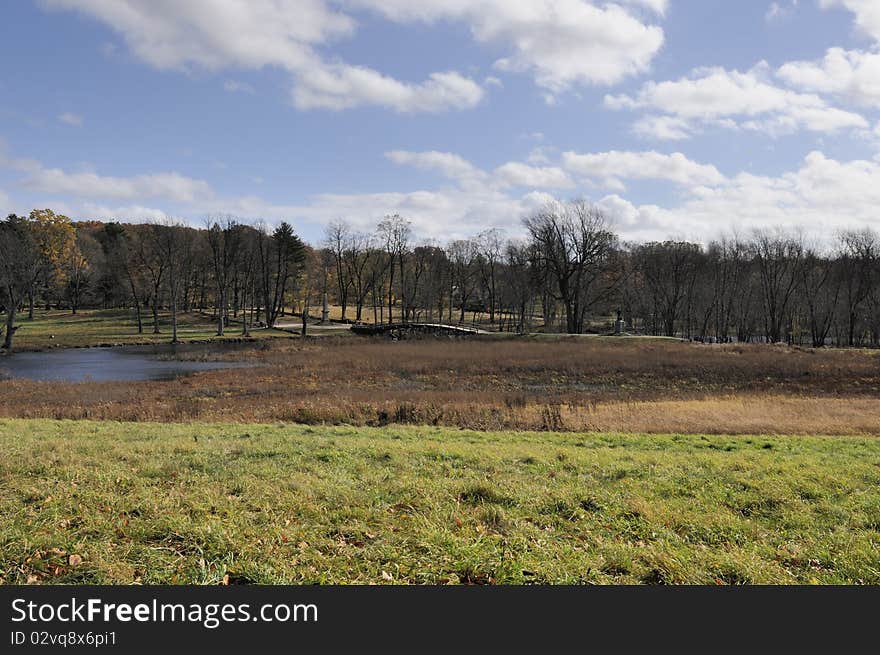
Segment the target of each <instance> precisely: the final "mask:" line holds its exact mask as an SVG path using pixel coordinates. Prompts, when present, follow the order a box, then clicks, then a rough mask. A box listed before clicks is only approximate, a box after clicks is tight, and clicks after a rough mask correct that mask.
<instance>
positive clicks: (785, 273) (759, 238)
mask: <svg viewBox="0 0 880 655" xmlns="http://www.w3.org/2000/svg"><path fill="white" fill-rule="evenodd" d="M751 245H752V253H753V256H754V258H755V262H756V264H757V269H758V275H759V279H760V282H761V299H762V304H763V317H764V325H765V329H764V333H765V335H766V337H767V340H768V341H770V342H771V343H776V342H779V341H781V340H782V337H783V332H784V331H785V326H786V320H787V319H788V317H789V311H790V310H791V305H792V299H793V297H794V293H795V290H796V289H797V284H798V280H799V279H800V269H801V267H802V266H803V260H804V245H803V239H802V238H801V237H800V236H793V235H790V234H785V233H784V232H781V231H775V232H768V231H757V232H755V235H754V237H753V240H752V244H751Z"/></svg>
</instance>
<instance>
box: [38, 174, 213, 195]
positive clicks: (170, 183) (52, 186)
mask: <svg viewBox="0 0 880 655" xmlns="http://www.w3.org/2000/svg"><path fill="white" fill-rule="evenodd" d="M23 186H24V187H25V188H27V189H29V190H31V191H38V192H41V193H50V194H55V195H70V196H78V197H83V198H113V199H125V200H130V199H135V198H162V199H166V200H171V201H177V202H192V201H194V200H196V199H198V198H200V197H205V196H209V195H210V194H211V187H210V186H209V185H208V183H207V182H205V181H203V180H195V179H193V178H190V177H186V176H184V175H180V174H179V173H173V172H172V173H151V174H146V175H136V176H133V177H111V176H105V175H98V174H97V173H91V172H83V173H70V172H67V171H64V170H63V169H60V168H41V169H39V170H35V171H32V172H31V173H30V174H29V175H28V176H27V178H26V179H25V180H24V181H23Z"/></svg>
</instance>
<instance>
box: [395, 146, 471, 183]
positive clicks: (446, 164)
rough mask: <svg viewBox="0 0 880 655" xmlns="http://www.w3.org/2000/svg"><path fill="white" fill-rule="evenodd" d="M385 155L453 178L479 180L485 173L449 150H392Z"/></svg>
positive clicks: (404, 163)
mask: <svg viewBox="0 0 880 655" xmlns="http://www.w3.org/2000/svg"><path fill="white" fill-rule="evenodd" d="M385 156H386V157H387V158H388V159H389V160H391V161H393V162H394V163H395V164H399V165H407V166H415V167H417V168H421V169H423V170H435V171H438V172H439V173H440V174H442V175H443V176H444V177H448V178H450V179H453V180H479V179H484V178H485V177H486V174H485V173H484V172H483V171H481V170H480V169H479V168H477V167H476V166H474V165H473V164H471V163H470V162H469V161H467V160H466V159H464V158H462V157H460V156H459V155H456V154H454V153H451V152H438V151H436V150H429V151H426V152H410V151H408V150H392V151H390V152H386V153H385Z"/></svg>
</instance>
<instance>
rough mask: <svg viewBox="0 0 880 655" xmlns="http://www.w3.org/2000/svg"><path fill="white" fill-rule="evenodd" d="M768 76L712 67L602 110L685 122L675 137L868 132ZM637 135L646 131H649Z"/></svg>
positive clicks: (614, 99) (617, 99)
mask: <svg viewBox="0 0 880 655" xmlns="http://www.w3.org/2000/svg"><path fill="white" fill-rule="evenodd" d="M768 73H769V67H768V66H767V64H766V63H763V62H762V63H760V64H759V65H757V66H755V67H754V68H752V69H751V70H749V71H747V72H745V73H742V72H740V71H736V70H733V71H728V70H726V69H723V68H717V67H716V68H703V69H697V70H695V71H693V73H692V74H691V75H690V76H689V77H684V78H681V79H679V80H676V81H665V82H659V83H658V82H648V83H646V84H645V85H643V86H642V88H641V89H640V90H639V92H638V93H637V94H636V95H635V96H628V95H618V96H610V95H609V96H606V97H605V106H606V107H608V108H609V109H616V110H622V109H647V110H650V111H652V112H661V113H663V114H666V115H668V116H672V117H674V118H676V119H678V120H679V121H685V122H686V123H687V127H685V125H684V124H683V123H681V122H679V123H678V124H677V128H678V132H677V135H678V136H681V135H683V134H685V133H686V132H687V131H689V130H690V129H692V127H693V126H695V125H700V124H710V125H719V126H722V127H728V128H731V127H743V128H745V129H750V130H758V131H762V132H766V133H769V134H773V135H777V134H783V133H791V132H795V131H798V130H808V131H813V132H823V133H834V132H837V131H839V130H842V129H847V128H862V129H864V128H866V127H867V126H868V123H867V121H866V120H865V119H864V117H862V116H860V115H859V114H856V113H853V112H848V111H844V110H841V109H837V108H835V107H831V106H829V105H828V104H827V103H826V102H825V101H824V100H823V99H822V98H820V97H819V96H818V95H815V94H806V93H797V92H795V91H791V90H789V89H784V88H781V87H779V86H776V85H775V84H773V82H772V80H771V79H770V76H769V74H768ZM635 129H639V127H638V124H637V126H636V128H635ZM642 130H643V131H645V130H650V125H649V126H643V127H642Z"/></svg>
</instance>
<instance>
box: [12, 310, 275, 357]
mask: <svg viewBox="0 0 880 655" xmlns="http://www.w3.org/2000/svg"><path fill="white" fill-rule="evenodd" d="M142 319H143V326H144V331H143V333H141V334H138V331H137V321H136V319H135V317H134V314H133V312H131V311H127V310H89V309H85V310H81V311H79V312H77V313H76V314H72V313H70V312H69V311H58V310H52V311H48V312H47V311H37V312H35V313H34V318H33V320H28V319H27V317H26V315H24V314H22V315H20V316H19V320H18V321H17V325H18V330H17V331H16V333H15V342H14V344H13V345H14V347H15V348H16V349H17V350H42V349H45V348H80V347H85V346H100V345H104V346H118V345H127V344H150V343H168V342H169V341H170V340H171V315H170V314H169V313H168V312H167V311H162V312H160V313H159V329H160V333H159V334H153V315H152V313H151V312H150V311H149V310H144V312H143V316H142ZM177 321H178V324H177V333H178V338H179V339H180V340H181V341H205V340H215V339H216V340H219V339H220V337H217V321H216V320H212V319H211V315H210V314H199V313H189V314H186V313H182V312H181V313H180V314H178V316H177ZM226 332H227V334H226V337H227V338H232V337H239V336H241V323H239V322H233V323H232V324H231V325H230V327H229V328H227V331H226ZM270 336H276V337H277V336H289V335H288V334H287V333H286V332H283V331H281V330H253V331H252V333H251V337H252V338H254V339H259V338H266V337H270Z"/></svg>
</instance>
